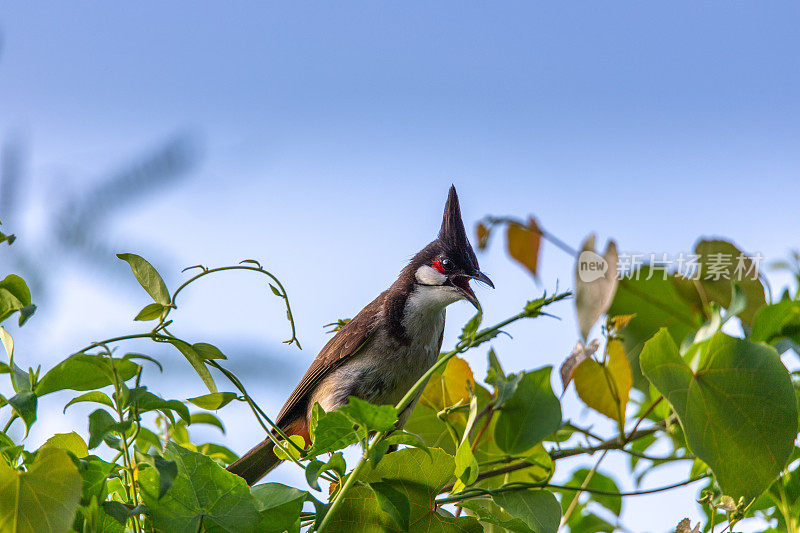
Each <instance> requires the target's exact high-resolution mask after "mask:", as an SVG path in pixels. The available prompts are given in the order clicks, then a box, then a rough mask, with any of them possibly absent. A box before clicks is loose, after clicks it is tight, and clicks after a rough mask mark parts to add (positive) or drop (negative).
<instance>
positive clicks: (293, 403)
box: [276, 293, 386, 427]
mask: <svg viewBox="0 0 800 533" xmlns="http://www.w3.org/2000/svg"><path fill="white" fill-rule="evenodd" d="M385 298H386V293H382V294H381V295H380V296H378V297H377V298H375V300H373V301H372V303H370V304H369V305H367V306H366V307H365V308H364V309H362V310H361V311H360V312H359V313H358V314H357V315H356V316H355V317H354V318H353V319H352V320H351V321H350V322H348V323H347V324H345V325H344V327H342V329H340V330H339V331H338V332H337V333H336V335H335V336H334V337H333V338H332V339H331V340H330V341H328V343H327V344H326V345H325V346H324V347H323V348H322V350H321V351H320V352H319V354H318V355H317V357H316V359H314V362H312V363H311V366H310V367H308V370H307V371H306V373H305V375H304V376H303V379H301V380H300V383H299V384H298V385H297V387H295V389H294V391H293V392H292V394H291V395H290V396H289V399H288V400H286V404H285V405H284V406H283V409H281V412H280V413H279V414H278V418H277V420H276V423H277V424H278V425H279V426H281V427H283V426H284V425H285V424H288V423H291V422H292V421H293V420H294V419H296V418H298V417H299V416H301V415H303V416H305V412H306V409H307V408H308V398H309V395H310V393H311V391H313V390H314V389H315V388H316V386H317V385H318V384H319V382H320V381H321V380H322V378H324V377H325V376H327V375H328V373H329V372H331V371H332V370H334V369H336V368H338V367H339V365H341V364H342V363H344V362H345V361H346V360H347V359H348V358H350V357H351V356H353V355H355V354H356V353H358V351H359V350H360V349H361V348H362V347H363V346H364V345H365V344H366V343H367V341H369V340H370V338H371V337H372V335H373V334H374V333H375V331H376V329H377V323H378V316H379V312H380V309H381V307H382V305H383V301H384V299H385Z"/></svg>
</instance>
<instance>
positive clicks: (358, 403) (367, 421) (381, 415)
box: [339, 396, 397, 431]
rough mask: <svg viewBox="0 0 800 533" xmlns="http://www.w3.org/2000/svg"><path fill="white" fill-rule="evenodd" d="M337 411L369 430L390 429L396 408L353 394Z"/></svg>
mask: <svg viewBox="0 0 800 533" xmlns="http://www.w3.org/2000/svg"><path fill="white" fill-rule="evenodd" d="M339 412H341V413H344V414H345V415H347V416H349V417H350V418H351V419H352V420H353V421H354V422H355V423H357V424H358V425H360V426H362V427H363V428H365V429H367V430H369V431H391V430H393V429H394V428H395V423H396V422H397V409H395V408H394V406H393V405H372V404H371V403H369V402H366V401H364V400H362V399H361V398H356V397H355V396H350V398H349V399H348V401H347V405H345V406H343V407H340V408H339Z"/></svg>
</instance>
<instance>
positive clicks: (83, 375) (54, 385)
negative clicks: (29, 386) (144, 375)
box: [36, 353, 141, 396]
mask: <svg viewBox="0 0 800 533" xmlns="http://www.w3.org/2000/svg"><path fill="white" fill-rule="evenodd" d="M111 361H113V364H114V368H116V370H117V375H118V376H119V379H120V381H127V380H129V379H131V378H132V377H133V376H135V375H136V372H138V370H139V368H141V367H140V366H139V365H137V364H136V363H134V362H132V361H128V360H124V359H108V358H107V357H101V356H99V355H90V354H86V353H78V354H75V355H72V356H70V357H68V358H66V359H64V360H63V361H61V362H60V363H58V364H57V365H56V366H54V367H53V368H51V369H50V370H49V371H48V372H47V373H46V374H45V375H44V376H43V377H42V379H40V380H39V383H38V384H37V385H36V394H37V395H39V396H44V395H45V394H50V393H51V392H55V391H59V390H63V389H71V390H77V391H84V390H92V389H99V388H102V387H105V386H107V385H111V384H112V383H114V375H113V372H112V370H111V364H112V363H111Z"/></svg>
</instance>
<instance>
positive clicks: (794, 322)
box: [750, 300, 800, 343]
mask: <svg viewBox="0 0 800 533" xmlns="http://www.w3.org/2000/svg"><path fill="white" fill-rule="evenodd" d="M781 337H786V338H789V339H792V340H793V341H794V342H796V343H800V302H798V301H797V300H783V301H781V302H778V303H776V304H772V305H765V306H764V307H762V308H761V309H759V310H758V312H756V314H755V316H754V317H753V329H752V331H751V332H750V340H751V341H753V342H766V343H773V342H775V341H776V340H778V339H779V338H781Z"/></svg>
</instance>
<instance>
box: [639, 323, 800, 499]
mask: <svg viewBox="0 0 800 533" xmlns="http://www.w3.org/2000/svg"><path fill="white" fill-rule="evenodd" d="M686 356H687V358H690V360H693V368H690V367H689V366H687V364H686V363H685V362H684V360H683V359H682V358H681V356H680V353H679V352H678V348H677V346H676V345H675V342H674V341H673V340H672V338H671V337H670V335H669V333H668V332H667V331H665V330H662V331H660V332H659V333H658V334H657V335H656V336H655V337H653V338H652V339H651V340H649V341H648V342H647V344H646V345H645V348H644V350H642V355H641V364H642V371H643V372H644V374H645V375H646V376H647V378H648V379H649V380H650V381H651V382H652V383H653V385H654V386H655V387H656V388H657V389H658V391H659V392H660V393H661V394H663V395H664V397H665V398H666V399H667V401H669V403H670V405H671V406H672V408H673V409H674V410H675V412H676V414H677V415H678V418H679V419H680V422H681V425H682V426H683V430H684V433H685V435H686V442H687V444H688V445H689V448H690V449H691V450H692V451H693V452H694V453H695V455H697V456H698V457H699V458H700V459H702V460H703V461H705V462H706V463H707V464H708V466H709V467H710V468H711V470H712V471H713V472H714V475H715V476H716V478H717V480H718V482H719V484H720V487H721V488H722V490H723V492H724V493H725V494H727V495H730V496H732V497H734V498H735V499H738V498H739V497H740V496H744V497H745V498H747V499H751V498H755V497H756V496H758V495H759V494H760V493H761V492H762V491H763V490H764V489H766V488H767V487H768V486H769V485H770V484H771V483H772V481H773V480H774V479H775V478H776V477H777V476H778V474H779V473H780V471H781V470H782V469H783V468H784V466H785V465H786V462H787V460H788V459H789V456H790V454H791V452H792V448H793V442H794V439H795V436H796V434H797V416H798V414H797V404H796V399H795V396H794V390H793V388H792V383H791V380H790V378H789V373H788V372H787V371H786V368H785V367H784V366H783V364H782V363H781V360H780V357H779V356H778V354H777V352H776V351H775V350H774V349H773V348H772V347H770V346H766V345H763V344H756V343H751V342H748V341H746V340H742V339H736V338H733V337H729V336H727V335H725V334H723V333H717V334H716V335H714V337H712V338H711V339H710V340H708V341H705V342H703V343H700V344H697V345H694V346H693V347H692V350H690V351H689V352H688V353H687V354H686Z"/></svg>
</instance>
